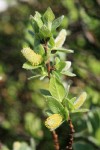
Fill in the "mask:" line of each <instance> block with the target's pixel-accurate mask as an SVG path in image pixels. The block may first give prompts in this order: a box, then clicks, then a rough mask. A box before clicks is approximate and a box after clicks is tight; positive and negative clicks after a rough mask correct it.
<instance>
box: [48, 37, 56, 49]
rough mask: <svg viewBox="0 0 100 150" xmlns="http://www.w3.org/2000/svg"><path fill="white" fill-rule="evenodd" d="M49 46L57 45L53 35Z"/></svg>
mask: <svg viewBox="0 0 100 150" xmlns="http://www.w3.org/2000/svg"><path fill="white" fill-rule="evenodd" d="M49 46H50V48H52V47H54V46H55V40H54V38H53V37H51V38H50V40H49Z"/></svg>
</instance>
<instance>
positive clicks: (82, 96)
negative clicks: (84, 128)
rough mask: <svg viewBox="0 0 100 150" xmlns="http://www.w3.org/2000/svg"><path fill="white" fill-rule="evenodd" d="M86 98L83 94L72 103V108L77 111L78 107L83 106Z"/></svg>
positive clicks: (85, 94) (84, 93)
mask: <svg viewBox="0 0 100 150" xmlns="http://www.w3.org/2000/svg"><path fill="white" fill-rule="evenodd" d="M86 97H87V93H86V92H83V93H82V94H81V95H80V96H79V97H78V99H77V100H76V101H75V102H74V107H75V109H78V108H79V107H81V106H82V105H83V103H84V102H85V100H86Z"/></svg>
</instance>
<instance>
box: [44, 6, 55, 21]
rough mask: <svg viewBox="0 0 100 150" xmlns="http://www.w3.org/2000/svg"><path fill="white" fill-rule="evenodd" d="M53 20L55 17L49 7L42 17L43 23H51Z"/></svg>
mask: <svg viewBox="0 0 100 150" xmlns="http://www.w3.org/2000/svg"><path fill="white" fill-rule="evenodd" d="M54 19H55V15H54V13H53V11H52V10H51V8H50V7H49V8H48V9H47V10H46V12H45V13H44V15H43V21H44V22H52V21H53V20H54Z"/></svg>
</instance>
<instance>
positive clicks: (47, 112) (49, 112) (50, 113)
mask: <svg viewBox="0 0 100 150" xmlns="http://www.w3.org/2000/svg"><path fill="white" fill-rule="evenodd" d="M45 113H46V114H47V116H51V115H53V112H52V111H50V110H45Z"/></svg>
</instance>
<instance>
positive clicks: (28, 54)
mask: <svg viewBox="0 0 100 150" xmlns="http://www.w3.org/2000/svg"><path fill="white" fill-rule="evenodd" d="M21 52H22V54H23V56H24V57H25V58H26V59H27V60H28V61H29V62H30V63H31V64H32V65H33V66H37V65H39V64H41V63H42V60H43V59H42V56H41V55H39V54H36V53H35V52H34V51H33V50H32V49H30V48H29V47H26V48H23V49H22V50H21Z"/></svg>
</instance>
